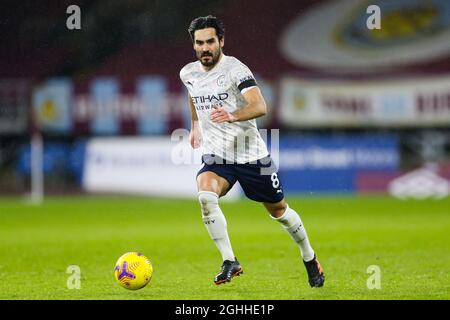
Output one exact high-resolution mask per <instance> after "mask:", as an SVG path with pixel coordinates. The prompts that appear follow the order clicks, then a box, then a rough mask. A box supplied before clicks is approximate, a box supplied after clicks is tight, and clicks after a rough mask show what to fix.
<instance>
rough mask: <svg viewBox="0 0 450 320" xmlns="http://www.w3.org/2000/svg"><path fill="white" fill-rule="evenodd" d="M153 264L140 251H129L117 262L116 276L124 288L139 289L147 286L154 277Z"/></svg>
mask: <svg viewBox="0 0 450 320" xmlns="http://www.w3.org/2000/svg"><path fill="white" fill-rule="evenodd" d="M152 274H153V266H152V263H151V262H150V260H149V259H148V258H147V257H146V256H144V255H143V254H142V253H139V252H127V253H125V254H124V255H122V256H121V257H120V258H119V260H117V262H116V267H115V268H114V278H115V279H116V281H117V282H118V283H119V284H120V285H121V286H122V287H124V288H126V289H130V290H137V289H141V288H143V287H145V286H146V285H147V284H148V283H149V282H150V280H151V279H152Z"/></svg>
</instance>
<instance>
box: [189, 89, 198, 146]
mask: <svg viewBox="0 0 450 320" xmlns="http://www.w3.org/2000/svg"><path fill="white" fill-rule="evenodd" d="M188 97H189V107H190V109H191V132H190V133H189V143H190V144H191V146H192V148H194V149H196V148H198V147H200V128H199V125H198V116H197V111H195V106H194V103H193V102H192V98H191V95H188Z"/></svg>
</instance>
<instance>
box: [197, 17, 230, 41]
mask: <svg viewBox="0 0 450 320" xmlns="http://www.w3.org/2000/svg"><path fill="white" fill-rule="evenodd" d="M206 28H214V29H216V34H217V37H218V38H219V40H222V38H223V36H224V35H225V27H224V26H223V23H222V21H220V20H219V19H217V18H216V17H214V16H211V15H209V16H207V17H198V18H195V19H194V20H192V22H191V25H190V26H189V28H188V31H189V34H190V35H191V39H192V42H193V41H194V33H195V31H197V30H201V29H206Z"/></svg>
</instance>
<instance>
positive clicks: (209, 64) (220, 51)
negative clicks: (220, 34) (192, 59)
mask: <svg viewBox="0 0 450 320" xmlns="http://www.w3.org/2000/svg"><path fill="white" fill-rule="evenodd" d="M221 53H222V50H221V49H220V48H219V51H218V53H217V56H216V57H214V54H213V55H212V56H209V57H211V58H212V59H211V61H210V62H203V61H202V60H201V59H202V58H203V57H202V56H200V58H199V59H198V60H199V61H200V63H201V64H202V65H204V66H205V67H213V66H215V65H216V63H217V61H219V57H220V54H221Z"/></svg>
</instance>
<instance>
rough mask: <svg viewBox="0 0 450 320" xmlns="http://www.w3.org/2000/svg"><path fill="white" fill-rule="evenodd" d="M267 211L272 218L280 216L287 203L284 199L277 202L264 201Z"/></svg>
mask: <svg viewBox="0 0 450 320" xmlns="http://www.w3.org/2000/svg"><path fill="white" fill-rule="evenodd" d="M265 206H266V208H267V211H269V213H270V215H271V216H272V217H274V218H279V217H281V216H282V215H283V214H284V213H285V212H286V209H287V207H288V206H287V204H286V203H285V202H284V201H281V202H278V203H270V204H268V203H265Z"/></svg>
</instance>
